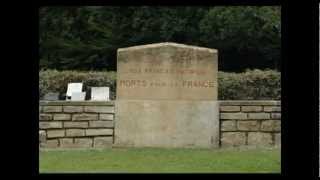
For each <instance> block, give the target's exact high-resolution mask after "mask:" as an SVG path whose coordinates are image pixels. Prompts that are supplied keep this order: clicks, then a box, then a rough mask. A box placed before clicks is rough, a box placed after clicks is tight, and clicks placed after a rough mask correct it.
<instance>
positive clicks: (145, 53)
mask: <svg viewBox="0 0 320 180" xmlns="http://www.w3.org/2000/svg"><path fill="white" fill-rule="evenodd" d="M217 61H218V60H217V50H214V49H208V48H200V47H195V46H187V45H182V44H176V43H159V44H151V45H145V46H136V47H131V48H123V49H119V50H118V64H117V66H118V68H117V99H119V100H121V99H140V100H142V99H145V100H147V99H150V100H156V99H159V100H161V99H168V100H217V90H218V89H217V72H218V62H217Z"/></svg>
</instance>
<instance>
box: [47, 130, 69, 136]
mask: <svg viewBox="0 0 320 180" xmlns="http://www.w3.org/2000/svg"><path fill="white" fill-rule="evenodd" d="M64 135H65V132H64V130H63V129H62V130H47V137H48V138H57V137H64Z"/></svg>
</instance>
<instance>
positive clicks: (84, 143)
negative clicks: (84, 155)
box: [74, 138, 93, 148]
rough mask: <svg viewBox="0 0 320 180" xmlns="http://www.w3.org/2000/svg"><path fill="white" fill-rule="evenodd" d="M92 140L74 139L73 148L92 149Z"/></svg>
mask: <svg viewBox="0 0 320 180" xmlns="http://www.w3.org/2000/svg"><path fill="white" fill-rule="evenodd" d="M92 142H93V141H92V138H75V139H74V146H76V147H80V148H89V147H92V145H93V143H92Z"/></svg>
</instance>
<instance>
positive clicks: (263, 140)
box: [248, 132, 272, 145]
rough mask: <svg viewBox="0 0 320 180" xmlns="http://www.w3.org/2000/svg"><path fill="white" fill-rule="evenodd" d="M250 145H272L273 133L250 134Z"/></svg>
mask: <svg viewBox="0 0 320 180" xmlns="http://www.w3.org/2000/svg"><path fill="white" fill-rule="evenodd" d="M248 145H272V135H271V133H263V132H249V133H248Z"/></svg>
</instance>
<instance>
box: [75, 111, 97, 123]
mask: <svg viewBox="0 0 320 180" xmlns="http://www.w3.org/2000/svg"><path fill="white" fill-rule="evenodd" d="M96 120H98V114H87V113H82V114H73V115H72V121H96Z"/></svg>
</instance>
